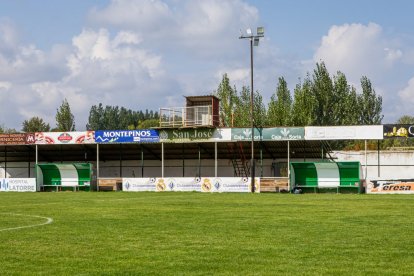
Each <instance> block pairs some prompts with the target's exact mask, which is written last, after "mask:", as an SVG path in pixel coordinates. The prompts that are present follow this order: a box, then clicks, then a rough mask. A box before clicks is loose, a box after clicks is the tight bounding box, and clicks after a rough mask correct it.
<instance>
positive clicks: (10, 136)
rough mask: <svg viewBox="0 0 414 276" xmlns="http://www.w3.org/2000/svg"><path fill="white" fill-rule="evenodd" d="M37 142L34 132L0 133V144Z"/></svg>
mask: <svg viewBox="0 0 414 276" xmlns="http://www.w3.org/2000/svg"><path fill="white" fill-rule="evenodd" d="M34 143H35V134H34V133H6V134H4V133H3V134H0V145H27V144H34Z"/></svg>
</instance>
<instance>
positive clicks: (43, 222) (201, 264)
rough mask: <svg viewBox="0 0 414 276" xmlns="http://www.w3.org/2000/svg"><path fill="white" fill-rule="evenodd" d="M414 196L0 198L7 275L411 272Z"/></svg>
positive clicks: (0, 269)
mask: <svg viewBox="0 0 414 276" xmlns="http://www.w3.org/2000/svg"><path fill="white" fill-rule="evenodd" d="M413 252H414V197H413V196H412V195H411V196H410V195H358V194H342V195H341V194H300V195H293V194H247V193H246V194H242V193H233V194H231V193H226V194H224V193H223V194H212V193H211V194H209V193H192V192H187V193H180V192H177V193H173V192H170V193H149V192H145V193H125V192H99V193H97V192H44V193H0V274H2V275H4V274H19V275H21V274H25V275H34V274H44V275H62V274H65V275H74V274H76V275H79V274H83V275H91V274H121V275H122V274H134V275H136V274H141V275H142V274H144V275H147V274H151V275H154V274H155V275H171V274H174V275H250V274H256V275H274V274H295V275H298V274H308V275H320V274H331V275H332V274H335V275H337V274H340V275H341V274H342V275H367V274H369V275H379V274H382V275H384V274H386V275H400V274H405V275H409V274H414V270H413V267H414V253H413Z"/></svg>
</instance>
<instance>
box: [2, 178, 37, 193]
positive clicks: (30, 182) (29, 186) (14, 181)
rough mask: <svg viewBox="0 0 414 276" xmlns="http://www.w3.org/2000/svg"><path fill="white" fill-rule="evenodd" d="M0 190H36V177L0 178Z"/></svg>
mask: <svg viewBox="0 0 414 276" xmlns="http://www.w3.org/2000/svg"><path fill="white" fill-rule="evenodd" d="M0 192H36V179H35V178H0Z"/></svg>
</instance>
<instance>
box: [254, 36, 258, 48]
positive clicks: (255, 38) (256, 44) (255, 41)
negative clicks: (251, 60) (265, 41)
mask: <svg viewBox="0 0 414 276" xmlns="http://www.w3.org/2000/svg"><path fill="white" fill-rule="evenodd" d="M253 46H259V38H258V37H254V39H253Z"/></svg>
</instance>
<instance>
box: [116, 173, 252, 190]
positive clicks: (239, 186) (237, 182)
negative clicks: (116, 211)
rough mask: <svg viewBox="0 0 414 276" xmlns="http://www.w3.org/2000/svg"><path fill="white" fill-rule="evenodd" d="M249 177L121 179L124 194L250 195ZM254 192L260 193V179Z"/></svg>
mask: <svg viewBox="0 0 414 276" xmlns="http://www.w3.org/2000/svg"><path fill="white" fill-rule="evenodd" d="M250 183H251V178H249V177H220V178H218V177H201V178H200V177H175V178H173V177H171V178H122V190H123V191H126V192H145V191H151V192H154V191H156V192H205V193H223V192H224V193H231V192H236V193H250V192H251V185H250ZM255 187H256V189H255V191H256V192H257V193H259V192H260V178H255Z"/></svg>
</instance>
